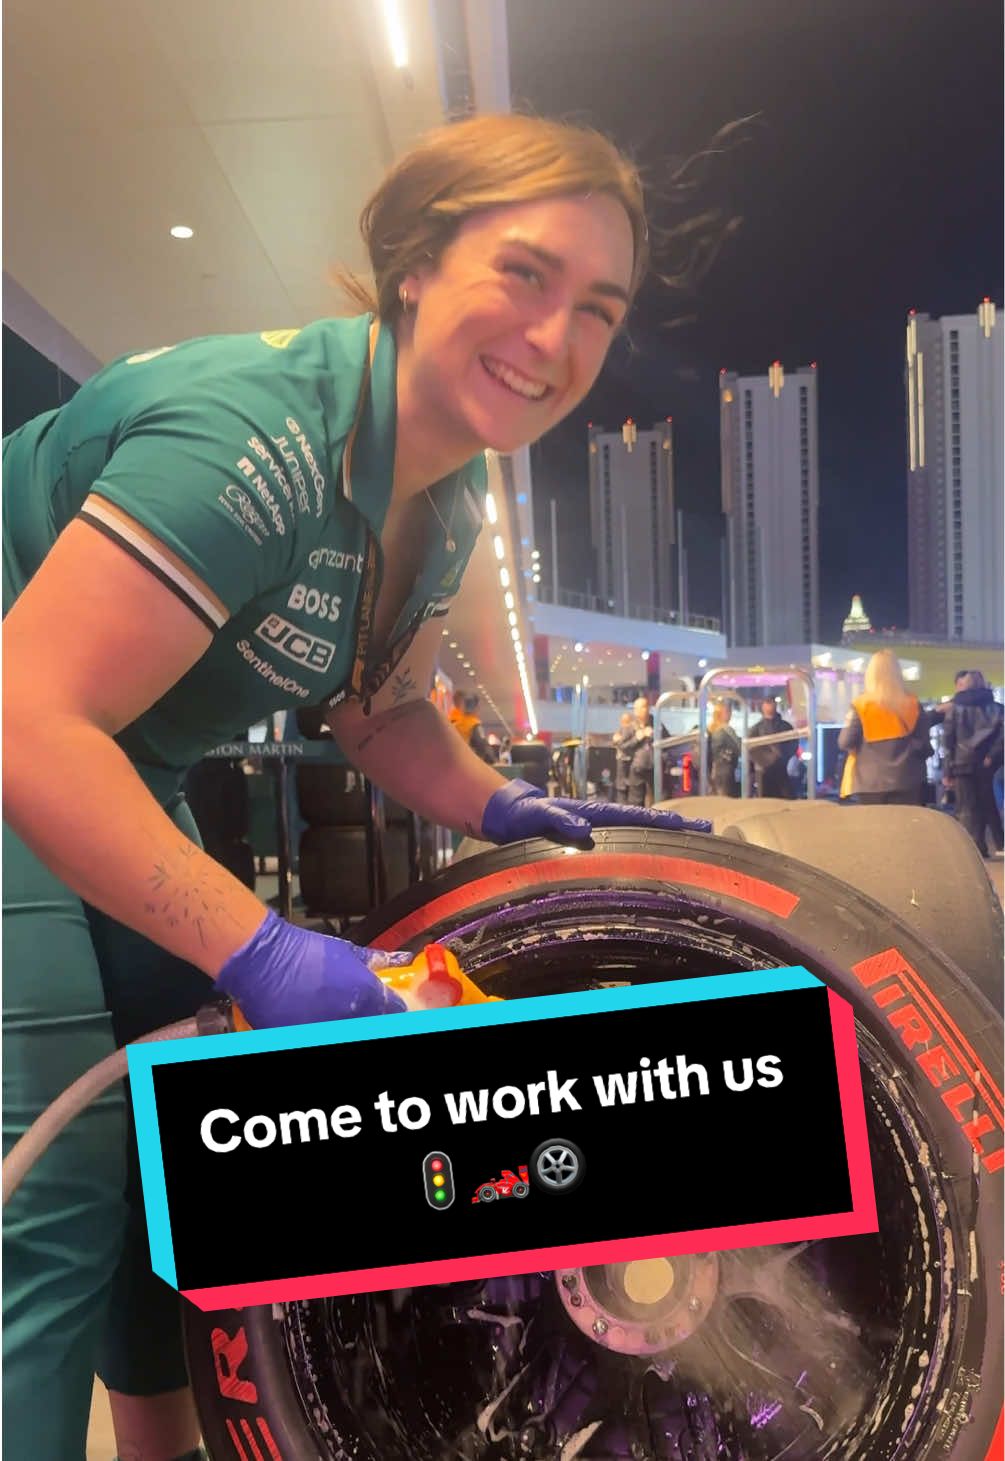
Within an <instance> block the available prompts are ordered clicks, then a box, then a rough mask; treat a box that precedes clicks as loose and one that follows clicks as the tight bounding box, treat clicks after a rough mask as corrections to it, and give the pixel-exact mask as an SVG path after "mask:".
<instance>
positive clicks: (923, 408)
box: [904, 299, 1003, 643]
mask: <svg viewBox="0 0 1005 1461" xmlns="http://www.w3.org/2000/svg"><path fill="white" fill-rule="evenodd" d="M906 354H907V358H906V362H905V371H904V384H905V389H906V392H907V523H908V559H907V564H908V616H909V619H910V625H911V628H912V630H914V631H915V633H918V634H933V635H938V636H939V637H940V638H945V639H967V640H975V641H978V642H991V643H1000V642H1001V639H1002V568H1003V564H1002V495H1003V488H1002V477H1003V461H1002V323H1001V319H1000V316H999V311H998V310H997V309H996V307H995V305H994V304H993V303H992V302H991V301H990V300H989V299H985V300H984V301H983V303H982V304H980V305H979V306H978V308H977V310H976V312H975V313H974V314H972V315H944V316H943V317H942V318H941V319H930V318H929V316H928V315H926V314H917V313H915V311H914V310H912V311H911V313H910V314H909V315H908V318H907V352H906Z"/></svg>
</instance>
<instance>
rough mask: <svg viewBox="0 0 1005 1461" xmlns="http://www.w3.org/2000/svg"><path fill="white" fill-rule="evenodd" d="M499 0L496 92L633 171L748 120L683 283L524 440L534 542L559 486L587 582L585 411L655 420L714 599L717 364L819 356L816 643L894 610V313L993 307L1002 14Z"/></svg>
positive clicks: (901, 620)
mask: <svg viewBox="0 0 1005 1461" xmlns="http://www.w3.org/2000/svg"><path fill="white" fill-rule="evenodd" d="M508 5H509V18H510V53H511V72H512V80H513V99H514V104H515V105H516V106H522V105H526V106H529V107H530V108H531V109H533V110H536V111H538V112H541V113H544V114H550V115H560V116H566V117H571V118H573V119H578V120H582V121H585V122H588V123H591V124H593V125H596V126H598V127H600V128H601V129H602V130H604V131H606V132H607V133H608V134H609V135H611V136H612V137H613V138H614V140H615V141H617V142H618V143H619V144H620V145H622V146H623V147H625V148H627V149H628V150H629V151H630V152H631V153H632V154H633V155H634V156H635V158H636V160H637V161H638V162H639V163H640V164H641V165H642V166H643V168H644V170H645V171H646V173H647V175H648V176H649V178H650V180H651V179H652V178H653V177H656V176H665V175H666V173H667V170H668V167H669V166H670V163H671V162H672V161H674V160H678V161H679V160H680V159H682V158H684V157H686V156H689V155H693V154H694V153H697V152H698V151H700V149H701V148H702V146H703V145H704V144H705V143H707V141H708V139H709V138H710V137H711V136H712V135H713V134H714V133H715V132H716V130H717V129H718V128H719V127H721V126H722V125H723V124H725V123H727V122H729V121H732V120H735V119H738V118H749V117H751V116H756V118H757V122H756V124H754V125H753V126H752V129H751V136H750V140H749V141H748V142H747V143H746V144H745V145H744V146H743V147H740V148H736V149H734V150H732V151H728V152H726V153H725V155H724V156H722V157H721V158H718V159H714V164H715V165H714V167H713V168H712V171H711V174H710V177H709V180H708V186H707V188H706V189H705V190H704V191H702V192H700V193H698V194H696V196H695V199H694V202H693V208H694V210H695V211H696V212H697V211H700V210H701V209H703V208H704V207H705V206H706V205H707V206H718V207H721V208H722V209H723V210H724V213H725V214H727V215H730V214H731V215H735V216H736V217H738V218H740V219H741V220H742V223H741V226H740V227H739V228H738V229H736V230H735V231H734V232H731V233H729V236H728V237H727V238H726V239H725V242H724V244H723V246H722V248H721V249H720V251H719V253H718V255H717V257H716V258H715V261H714V263H713V265H712V267H711V268H710V269H709V270H708V271H707V273H706V274H705V276H704V278H703V279H702V280H701V281H700V282H699V283H698V285H697V286H696V288H695V289H694V290H693V291H691V292H690V293H676V294H674V293H668V291H667V290H665V289H663V288H662V287H660V286H658V285H657V284H655V283H650V284H649V285H647V286H646V287H645V288H644V289H643V291H642V295H641V296H640V299H639V301H638V302H637V305H636V309H635V311H634V312H633V319H632V322H631V330H630V334H631V339H630V342H629V341H619V342H617V343H616V345H615V347H614V348H613V349H612V352H611V356H610V359H609V362H608V364H607V366H606V367H605V370H604V372H603V373H602V376H601V378H600V380H599V381H598V382H597V385H596V386H595V388H594V391H593V392H592V393H591V396H590V397H589V398H588V400H587V401H586V402H585V403H584V406H583V407H582V408H581V409H580V410H579V411H577V412H574V413H573V414H572V415H571V416H570V417H569V418H568V420H567V421H566V422H565V423H563V425H562V426H560V427H559V428H558V429H557V430H556V431H554V432H552V433H551V434H550V435H549V436H548V437H546V438H545V439H544V440H543V441H542V442H541V443H540V444H539V445H538V446H537V447H535V448H534V450H533V452H532V461H533V467H534V481H535V506H536V512H537V531H538V539H539V541H540V542H541V543H542V545H550V540H549V537H548V522H549V516H548V514H549V501H550V499H551V498H552V497H555V498H556V500H557V502H558V507H559V513H560V521H561V522H562V524H563V531H564V534H565V539H564V541H563V543H562V545H561V560H562V561H561V563H560V571H561V574H562V576H563V578H564V577H566V575H568V577H569V578H570V580H574V579H575V578H576V577H579V578H582V577H583V576H585V571H586V570H585V568H584V566H583V565H585V564H586V563H588V561H589V559H588V556H587V555H588V553H589V541H588V539H589V532H588V524H587V523H585V522H584V518H585V513H584V512H583V508H585V503H586V494H587V491H588V478H587V463H586V435H587V433H586V423H587V422H588V421H591V420H592V421H593V422H595V423H600V424H602V425H603V426H604V427H605V428H606V429H607V430H618V429H619V428H620V425H621V423H622V422H623V421H624V420H625V418H626V417H628V416H631V417H633V418H634V419H635V420H636V421H640V422H650V421H657V420H661V419H664V418H666V417H667V416H672V417H673V419H674V428H675V458H676V462H675V466H676V481H677V501H678V505H679V506H680V507H681V508H682V509H683V511H684V514H685V537H686V545H687V550H688V567H689V605H690V607H691V608H692V609H693V610H695V611H698V612H704V613H707V614H714V615H719V614H720V613H721V596H720V568H719V555H720V543H721V539H720V518H719V514H718V506H719V434H718V425H719V422H718V390H717V381H718V376H719V371H720V370H722V369H723V368H725V369H727V370H730V371H734V372H736V373H737V374H740V375H746V374H757V373H763V372H766V371H767V369H768V367H769V366H770V364H771V362H772V361H773V360H776V359H778V360H781V361H782V363H783V365H784V366H785V368H786V369H787V370H792V369H795V368H797V367H798V365H800V364H804V363H807V362H809V361H816V362H817V366H818V379H819V415H820V422H819V424H820V633H821V636H822V637H823V638H825V639H828V640H830V639H834V638H835V637H836V636H838V635H839V634H840V627H841V623H842V620H843V618H844V615H845V614H846V612H847V608H848V604H849V602H850V599H851V595H852V593H855V592H858V593H861V594H863V595H864V596H865V598H866V600H867V602H868V603H869V605H870V614H871V616H872V619H873V623H874V624H875V625H876V626H877V627H878V628H882V627H886V626H891V625H897V626H899V627H901V628H904V627H906V626H907V624H908V593H907V582H908V575H907V541H908V534H907V500H908V482H907V478H908V469H907V421H906V403H905V395H904V382H903V365H904V356H903V349H904V321H905V319H906V317H907V313H908V310H909V309H911V308H914V309H916V310H918V311H919V312H922V311H924V312H927V313H929V314H931V315H932V316H940V315H954V314H969V313H972V312H973V311H974V310H975V309H976V307H977V305H978V303H979V302H980V301H981V300H982V299H983V298H984V297H985V296H989V297H990V298H991V299H992V300H995V301H996V302H998V303H999V306H1000V302H1001V300H1002V294H1003V288H1002V265H1001V248H1000V238H1001V175H1002V165H1001V154H1002V140H1001V136H1000V128H998V127H996V126H991V127H989V126H988V125H987V118H988V116H989V115H991V114H992V109H994V108H995V107H996V105H997V101H998V100H999V99H1000V94H1001V84H1000V73H1001V64H1000V63H1001V25H1000V15H999V13H998V12H997V10H995V9H993V8H992V7H991V6H990V5H989V4H986V3H976V0H971V3H966V0H964V3H961V4H960V5H959V6H958V7H954V9H953V11H952V14H951V16H949V15H947V13H946V12H945V11H944V10H943V9H942V8H941V7H935V6H934V5H928V6H921V7H919V6H917V5H914V6H912V5H909V4H907V3H906V0H887V3H885V4H884V6H883V7H881V8H880V9H878V10H877V9H876V8H875V7H872V6H867V5H865V4H862V3H860V0H852V3H850V4H848V5H845V6H843V7H842V8H841V10H840V12H837V11H834V12H828V11H826V10H823V9H822V8H821V7H814V8H813V9H812V10H807V9H806V8H805V7H798V8H793V7H791V6H787V5H784V4H776V3H772V0H763V3H756V4H755V3H754V0H737V3H736V4H734V5H733V6H732V7H730V9H729V12H728V13H725V12H723V11H722V10H721V9H720V8H718V7H709V6H707V5H703V4H701V3H699V0H676V3H675V4H674V5H672V6H671V5H665V4H663V3H657V0H633V3H632V4H630V5H628V6H627V7H620V8H617V9H614V8H613V7H609V6H606V5H604V4H602V3H599V0H579V3H578V4H577V6H576V24H575V25H574V26H570V25H568V24H567V23H566V22H567V18H568V11H567V9H566V7H565V6H561V5H554V6H540V5H537V4H534V3H532V0H508ZM911 96H915V97H916V96H923V97H926V98H928V99H929V100H930V101H931V103H932V104H931V105H929V104H926V105H925V106H920V107H919V106H914V105H911V104H910V102H909V99H910V97H911ZM549 558H550V548H549V550H547V551H545V552H544V560H545V562H546V563H547V562H548V561H549Z"/></svg>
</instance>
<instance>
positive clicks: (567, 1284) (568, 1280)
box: [562, 1273, 579, 1289]
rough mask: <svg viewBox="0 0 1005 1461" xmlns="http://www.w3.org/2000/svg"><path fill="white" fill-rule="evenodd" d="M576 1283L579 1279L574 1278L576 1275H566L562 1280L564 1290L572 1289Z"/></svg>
mask: <svg viewBox="0 0 1005 1461" xmlns="http://www.w3.org/2000/svg"><path fill="white" fill-rule="evenodd" d="M578 1283H579V1279H578V1278H577V1277H576V1275H575V1274H574V1273H567V1274H566V1275H565V1277H564V1278H563V1279H562V1285H563V1287H564V1288H567V1289H574V1288H575V1287H576V1285H577V1284H578Z"/></svg>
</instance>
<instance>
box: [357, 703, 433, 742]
mask: <svg viewBox="0 0 1005 1461" xmlns="http://www.w3.org/2000/svg"><path fill="white" fill-rule="evenodd" d="M426 704H428V702H427V701H425V700H408V701H406V702H405V704H404V705H399V706H398V707H397V708H396V709H394V710H385V711H384V713H383V715H382V716H381V717H380V719H379V720H378V721H376V722H375V724H374V725H372V726H371V727H370V729H369V730H368V731H367V733H366V735H365V736H363V738H362V740H360V741H358V742H357V744H356V754H357V755H359V753H360V751H365V750H366V748H367V746H368V745H369V744H370V742H371V741H372V740H373V739H374V738H375V737H376V736H381V735H383V734H384V732H385V731H388V730H391V729H392V728H393V727H394V726H396V725H398V724H399V722H401V721H402V720H404V718H405V716H406V715H414V713H415V712H416V711H417V710H421V709H422V707H423V706H424V705H426Z"/></svg>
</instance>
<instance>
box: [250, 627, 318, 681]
mask: <svg viewBox="0 0 1005 1461" xmlns="http://www.w3.org/2000/svg"><path fill="white" fill-rule="evenodd" d="M255 633H256V634H257V635H258V637H259V639H264V640H265V642H266V644H268V645H270V646H271V647H272V648H273V649H275V650H278V652H279V653H280V654H283V655H285V656H286V658H287V659H291V660H294V661H295V662H296V663H297V664H298V665H303V666H304V668H305V669H308V670H315V671H316V672H317V673H318V674H319V675H323V674H324V673H325V672H326V670H328V669H329V668H330V667H331V662H332V660H333V659H334V658H335V646H334V644H332V642H331V640H330V639H322V638H321V637H320V636H319V635H317V634H308V633H307V632H306V630H304V629H299V628H298V627H297V625H296V624H291V623H290V621H289V620H288V619H283V618H281V617H280V615H279V614H269V615H268V616H267V617H266V618H265V619H263V620H262V622H261V624H259V626H258V628H257V629H256V630H255Z"/></svg>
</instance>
